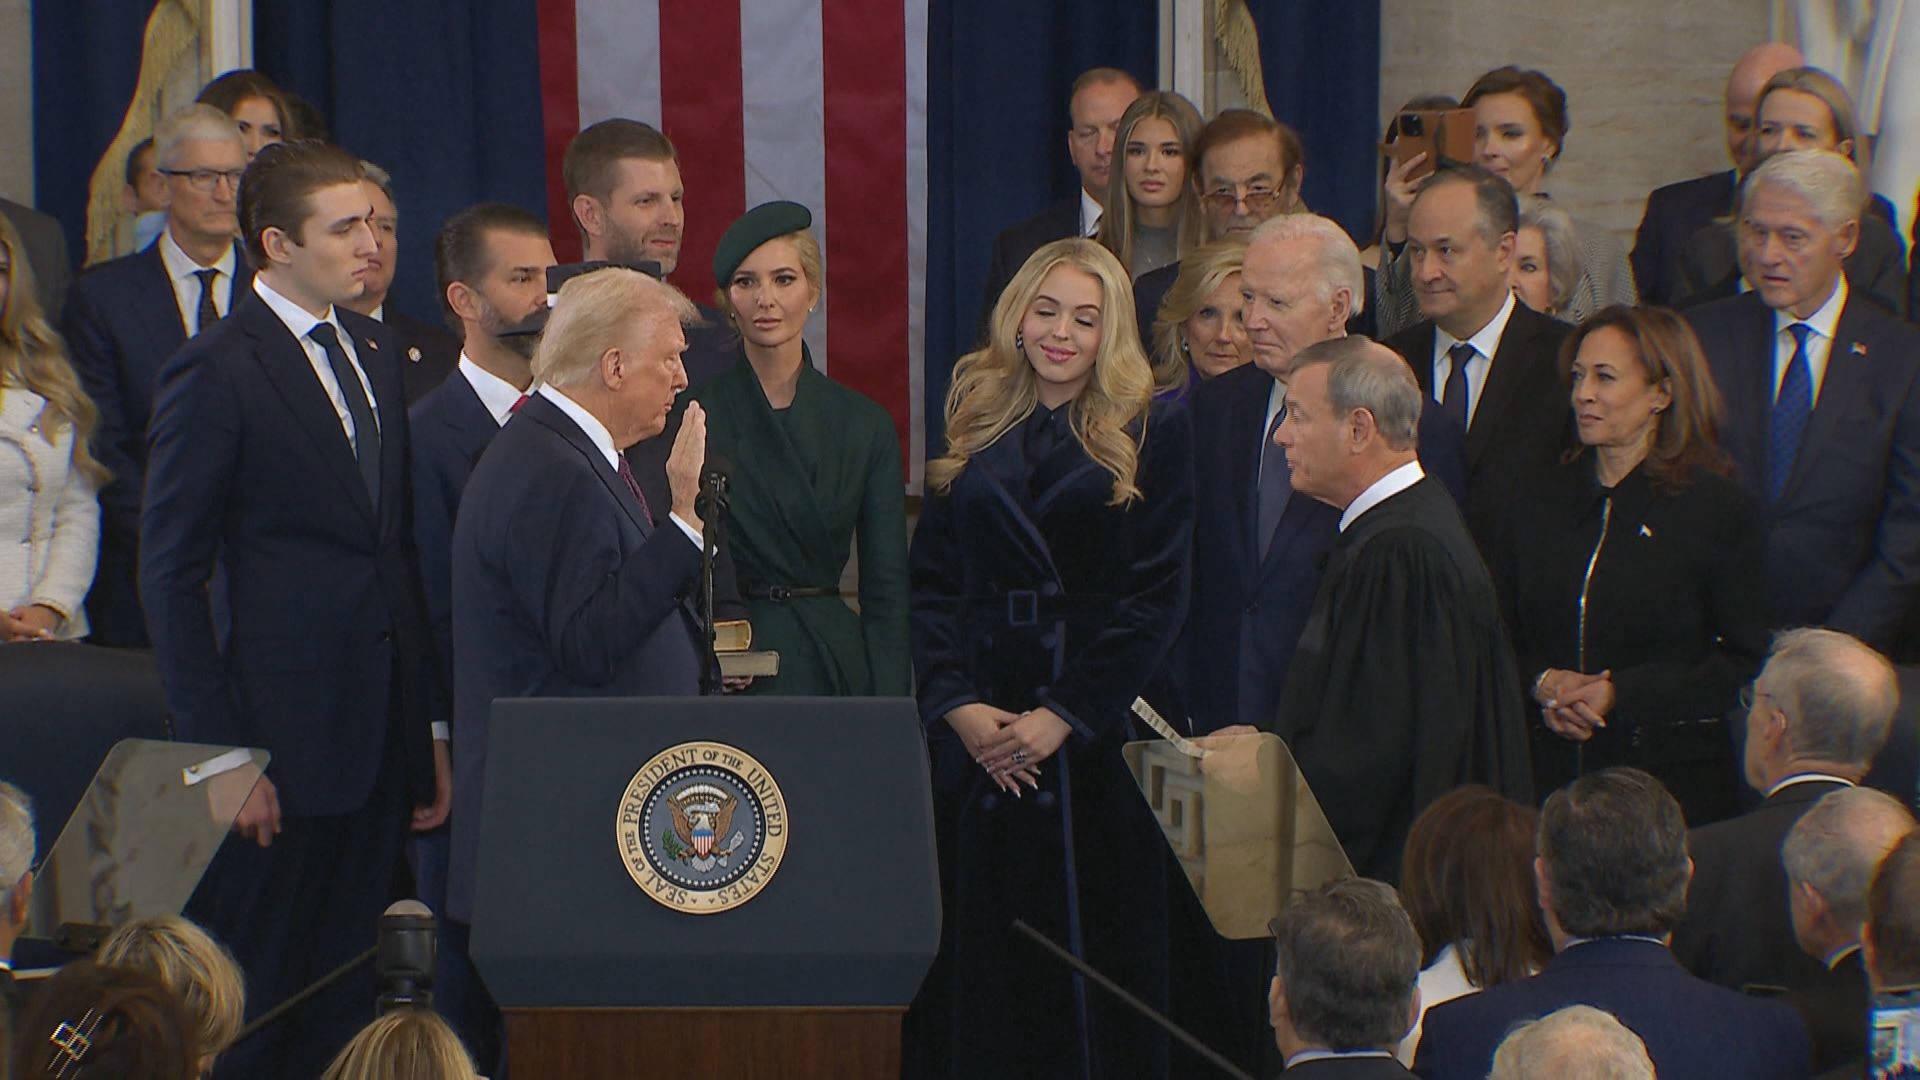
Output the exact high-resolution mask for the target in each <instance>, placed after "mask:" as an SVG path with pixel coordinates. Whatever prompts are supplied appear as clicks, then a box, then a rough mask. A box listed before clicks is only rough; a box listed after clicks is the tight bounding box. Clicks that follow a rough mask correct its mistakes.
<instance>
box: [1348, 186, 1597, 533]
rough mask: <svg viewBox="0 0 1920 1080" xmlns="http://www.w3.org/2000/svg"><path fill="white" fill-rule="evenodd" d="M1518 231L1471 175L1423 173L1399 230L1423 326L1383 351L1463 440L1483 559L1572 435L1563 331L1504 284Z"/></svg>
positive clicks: (1501, 194)
mask: <svg viewBox="0 0 1920 1080" xmlns="http://www.w3.org/2000/svg"><path fill="white" fill-rule="evenodd" d="M1519 221H1520V210H1519V205H1518V203H1517V202H1516V200H1515V198H1514V194H1513V189H1512V188H1510V187H1508V186H1507V182H1506V181H1505V180H1502V179H1500V178H1499V177H1497V176H1494V175H1492V174H1491V173H1488V172H1486V171H1485V170H1484V169H1481V168H1479V167H1478V166H1475V165H1443V166H1442V167H1441V168H1440V169H1439V171H1437V172H1435V173H1434V174H1433V177H1432V179H1430V180H1428V181H1427V183H1426V184H1425V185H1424V186H1423V187H1421V189H1420V193H1419V194H1418V195H1416V196H1415V197H1414V201H1413V210H1412V214H1411V216H1410V217H1409V219H1408V222H1407V250H1408V253H1409V257H1410V258H1411V259H1412V264H1413V288H1414V295H1415V297H1416V299H1417V300H1418V301H1419V304H1420V314H1421V315H1423V316H1425V319H1424V320H1423V321H1422V322H1420V323H1418V324H1416V325H1414V326H1413V327H1411V328H1409V329H1407V330H1404V331H1401V332H1400V333H1399V334H1396V335H1394V336H1393V337H1392V338H1389V339H1388V340H1387V341H1386V342H1385V344H1386V345H1387V347H1388V348H1390V349H1392V350H1393V351H1394V352H1397V353H1399V354H1400V355H1401V356H1402V357H1404V358H1405V359H1406V361H1407V365H1408V366H1409V367H1411V368H1412V369H1413V377H1414V379H1415V380H1416V381H1418V382H1419V384H1420V390H1421V393H1423V394H1424V395H1425V396H1426V397H1427V399H1428V401H1429V404H1428V406H1427V408H1428V409H1430V410H1433V411H1435V412H1438V413H1440V414H1441V415H1443V416H1447V417H1450V418H1451V419H1452V421H1453V422H1454V423H1455V424H1456V425H1458V426H1459V427H1461V428H1463V429H1464V430H1465V431H1466V455H1467V501H1466V504H1465V510H1466V517H1467V525H1468V527H1469V528H1471V529H1472V530H1473V538H1474V540H1475V541H1477V542H1478V543H1479V545H1480V550H1481V551H1483V552H1486V551H1490V550H1493V546H1494V544H1495V542H1496V540H1497V538H1498V536H1499V533H1500V530H1501V528H1502V527H1503V519H1504V515H1505V513H1506V510H1507V508H1508V507H1510V506H1511V505H1512V504H1513V500H1514V499H1515V498H1516V497H1517V492H1519V491H1520V489H1521V488H1522V487H1523V486H1524V485H1525V484H1526V482H1527V480H1528V479H1529V478H1530V477H1532V476H1533V475H1535V474H1536V473H1539V472H1542V471H1544V470H1546V469H1549V468H1551V467H1553V465H1554V464H1556V463H1557V462H1558V461H1559V460H1560V452H1561V451H1562V450H1563V449H1564V448H1565V447H1566V446H1567V444H1568V442H1569V440H1570V438H1571V434H1572V428H1573V409H1572V406H1571V405H1570V404H1569V398H1568V396H1567V390H1566V384H1565V382H1564V381H1563V380H1562V379H1561V377H1560V361H1559V352H1560V343H1561V342H1562V341H1563V340H1565V339H1566V336H1567V332H1568V330H1569V329H1570V327H1568V326H1567V325H1566V324H1565V323H1563V322H1560V321H1559V320H1557V319H1553V318H1551V317H1549V316H1546V315H1541V314H1539V313H1538V312H1535V311H1534V310H1533V309H1532V308H1529V307H1527V306H1526V305H1525V304H1522V303H1519V302H1518V301H1517V300H1516V299H1515V298H1514V295H1513V291H1512V289H1511V288H1510V287H1509V286H1508V284H1507V271H1508V267H1509V266H1510V264H1511V263H1512V261H1513V245H1514V237H1515V234H1516V233H1517V231H1518V229H1519Z"/></svg>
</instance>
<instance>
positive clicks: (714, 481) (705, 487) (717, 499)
mask: <svg viewBox="0 0 1920 1080" xmlns="http://www.w3.org/2000/svg"><path fill="white" fill-rule="evenodd" d="M732 486H733V462H731V461H728V460H727V459H726V457H725V456H724V455H721V454H709V455H707V463H706V464H705V465H702V466H701V467H700V497H701V498H702V499H704V500H705V501H706V504H707V507H708V509H707V510H705V511H703V512H702V513H701V516H702V517H703V518H704V517H705V516H706V515H707V514H709V513H712V511H713V509H715V508H717V509H719V510H725V509H726V508H727V494H728V492H729V491H730V490H731V489H732Z"/></svg>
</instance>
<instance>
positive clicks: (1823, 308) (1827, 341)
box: [1773, 274, 1847, 405]
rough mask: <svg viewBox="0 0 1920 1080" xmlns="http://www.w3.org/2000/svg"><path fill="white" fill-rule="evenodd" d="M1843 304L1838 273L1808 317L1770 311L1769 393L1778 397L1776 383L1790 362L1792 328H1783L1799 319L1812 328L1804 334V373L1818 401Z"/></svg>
mask: <svg viewBox="0 0 1920 1080" xmlns="http://www.w3.org/2000/svg"><path fill="white" fill-rule="evenodd" d="M1846 306H1847V275H1845V274H1841V275H1840V283H1839V284H1838V285H1836V286H1835V287H1834V290H1833V295H1832V296H1829V297H1827V302H1826V303H1824V304H1821V305H1820V310H1818V311H1816V312H1814V313H1813V315H1812V316H1811V317H1809V318H1805V319H1796V318H1794V317H1793V313H1792V312H1787V311H1781V310H1779V309H1778V308H1776V309H1774V312H1773V396H1774V398H1775V399H1778V398H1779V397H1780V384H1781V383H1782V382H1785V381H1786V378H1787V365H1788V364H1790V363H1792V362H1793V331H1791V330H1789V329H1787V328H1788V327H1790V326H1792V325H1793V324H1794V323H1798V322H1803V323H1806V324H1807V325H1808V326H1811V327H1812V328H1813V333H1811V334H1808V335H1807V374H1808V375H1810V376H1812V377H1813V403H1814V404H1815V405H1818V404H1820V386H1821V384H1822V383H1823V382H1825V381H1826V378H1827V361H1828V360H1830V359H1832V357H1833V335H1834V332H1835V331H1836V330H1837V329H1839V326H1840V310H1841V309H1842V308H1844V307H1846Z"/></svg>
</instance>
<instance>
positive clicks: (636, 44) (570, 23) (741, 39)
mask: <svg viewBox="0 0 1920 1080" xmlns="http://www.w3.org/2000/svg"><path fill="white" fill-rule="evenodd" d="M539 12H540V80H541V94H542V99H543V107H544V110H545V124H546V159H547V191H548V202H549V220H550V221H551V222H552V224H553V233H554V249H555V251H556V252H557V253H558V254H559V256H560V258H561V260H562V261H563V262H564V261H567V260H569V259H572V258H577V257H578V255H579V248H580V245H579V238H578V236H577V234H576V232H575V230H574V227H573V219H572V215H571V213H570V212H569V210H568V208H567V205H566V192H565V185H564V184H563V183H562V181H561V176H560V160H561V156H562V154H563V153H564V152H565V150H566V146H567V143H568V141H569V140H571V139H572V138H573V136H574V135H575V134H577V133H578V132H579V131H580V129H581V128H582V127H584V126H586V125H589V124H593V123H595V122H597V121H600V120H604V119H607V118H609V117H615V116H624V117H629V118H632V119H635V120H643V121H646V122H647V123H650V124H654V125H656V126H657V127H659V128H660V129H661V130H663V131H664V132H666V134H667V136H668V137H669V138H671V139H672V140H673V143H674V146H675V148H676V149H677V150H678V151H679V153H680V175H681V178H682V179H683V180H684V182H685V184H686V189H687V195H686V215H687V218H686V232H685V239H684V242H683V244H682V248H681V253H680V265H679V268H678V270H677V271H676V272H675V273H674V275H673V281H674V283H675V284H676V285H679V286H680V288H681V289H682V290H684V291H685V292H686V293H687V294H688V295H689V296H691V297H693V298H694V299H696V300H698V301H701V302H702V303H710V302H711V300H712V297H713V275H712V265H713V249H714V246H715V245H716V244H717V243H718V241H719V239H720V234H721V233H723V232H724V231H726V228H727V226H728V225H730V224H732V223H733V221H734V219H735V218H737V217H739V216H740V214H742V213H744V212H745V211H746V210H747V209H748V208H750V207H753V206H758V205H759V204H761V203H763V202H767V201H769V200H772V199H791V200H793V201H795V202H798V203H803V204H805V205H806V206H807V207H808V208H809V209H811V210H812V211H813V217H814V230H815V233H816V234H817V235H818V236H819V238H820V244H821V248H822V254H823V255H824V257H825V261H826V282H825V284H826V288H825V290H824V292H823V295H822V298H821V308H820V312H819V313H818V314H817V315H816V316H815V318H814V319H813V320H812V321H811V322H810V323H809V324H808V327H807V341H808V344H809V345H810V346H811V348H812V350H813V355H814V358H815V361H816V362H817V363H819V364H821V366H822V367H823V368H824V369H825V370H827V371H828V372H829V373H830V374H831V375H832V377H833V378H834V379H835V380H836V381H838V382H840V383H842V384H844V385H846V386H850V387H852V388H854V389H856V390H858V391H860V392H861V393H863V394H866V395H867V396H868V397H870V398H872V399H873V400H875V401H877V402H879V403H880V405H881V406H882V407H884V408H885V409H886V410H887V412H888V413H889V414H891V415H892V417H893V421H894V426H895V428H896V430H897V431H898V432H899V435H900V441H901V446H902V448H903V450H904V451H905V453H904V455H903V456H904V459H905V460H906V461H907V462H908V472H909V475H908V479H909V481H910V483H912V484H913V485H915V486H916V487H917V485H918V484H919V481H920V472H921V466H922V461H921V456H922V455H921V452H920V448H921V446H922V444H923V431H924V417H923V416H922V415H921V413H922V406H921V396H922V386H923V382H922V372H923V370H924V360H925V357H924V346H925V340H926V334H925V306H926V305H925V299H926V264H927V259H926V253H927V249H926V238H927V227H926V226H927V221H926V208H927V174H926V164H927V154H926V116H927V110H926V104H927V77H926V76H927V68H926V54H927V50H926V40H927V5H926V0H833V2H832V3H826V2H824V0H751V2H749V0H539Z"/></svg>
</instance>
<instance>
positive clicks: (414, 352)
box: [407, 345, 420, 364]
mask: <svg viewBox="0 0 1920 1080" xmlns="http://www.w3.org/2000/svg"><path fill="white" fill-rule="evenodd" d="M407 359H409V360H411V361H413V362H414V363H416V364H417V363H419V362H420V347H419V346H418V345H414V346H411V347H409V348H408V349H407Z"/></svg>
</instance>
